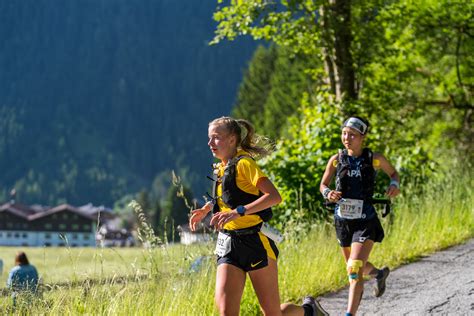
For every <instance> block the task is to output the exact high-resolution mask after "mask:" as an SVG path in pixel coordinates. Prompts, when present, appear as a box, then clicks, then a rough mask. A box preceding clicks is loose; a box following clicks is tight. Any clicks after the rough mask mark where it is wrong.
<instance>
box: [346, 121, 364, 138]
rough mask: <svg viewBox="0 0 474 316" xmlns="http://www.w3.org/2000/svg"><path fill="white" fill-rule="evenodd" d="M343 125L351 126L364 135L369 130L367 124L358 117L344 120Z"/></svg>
mask: <svg viewBox="0 0 474 316" xmlns="http://www.w3.org/2000/svg"><path fill="white" fill-rule="evenodd" d="M342 127H350V128H353V129H355V130H356V131H358V132H359V133H361V134H362V135H364V134H365V133H366V132H367V125H366V124H365V123H364V122H363V121H362V120H360V119H358V118H357V117H350V118H348V119H347V121H345V122H344V125H343V126H342Z"/></svg>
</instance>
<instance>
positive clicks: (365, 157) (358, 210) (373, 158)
mask: <svg viewBox="0 0 474 316" xmlns="http://www.w3.org/2000/svg"><path fill="white" fill-rule="evenodd" d="M368 128H369V123H368V122H367V121H366V120H364V119H362V118H360V117H350V118H348V119H347V120H346V121H345V122H344V125H343V126H342V134H341V140H342V144H343V145H344V150H341V151H340V152H339V153H338V154H335V155H334V156H332V157H331V158H330V159H329V162H328V163H327V166H326V171H325V172H324V175H323V178H322V180H321V184H320V188H319V189H320V191H321V194H322V195H323V196H324V198H325V199H327V200H329V201H330V202H335V203H336V206H335V210H334V222H335V227H336V235H337V239H338V241H339V245H340V246H341V250H342V255H343V256H344V260H345V261H346V264H347V273H348V275H349V282H350V287H349V298H348V304H347V313H346V315H347V316H350V315H355V313H356V311H357V309H358V307H359V304H360V301H361V299H362V293H363V291H364V280H363V275H369V276H372V277H375V278H376V282H375V287H374V295H375V296H376V297H379V296H381V295H382V294H383V293H384V291H385V280H386V278H387V276H388V274H389V272H390V270H389V268H388V267H384V268H382V269H380V270H379V269H377V268H375V267H374V266H373V265H372V264H371V263H370V262H369V261H368V259H369V255H370V252H371V251H372V247H373V246H374V243H375V242H381V241H382V239H383V238H384V231H383V228H382V225H381V224H380V221H379V219H378V217H377V213H376V212H375V208H374V206H373V204H372V196H373V193H374V186H375V175H376V172H377V170H382V171H383V172H384V173H385V174H387V175H388V177H389V178H390V184H389V186H388V188H387V191H386V195H387V196H388V197H389V198H393V197H395V196H397V195H398V194H399V193H400V184H399V183H400V179H399V176H398V173H397V171H396V170H395V168H394V167H393V166H392V165H391V164H390V163H389V162H388V160H387V159H386V158H385V157H384V156H383V155H382V154H379V153H372V152H371V151H370V150H369V149H368V148H364V147H363V142H364V139H365V136H366V134H367V131H368ZM334 177H335V178H336V181H335V185H336V187H335V189H331V188H330V187H329V185H330V184H331V181H332V180H333V178H334Z"/></svg>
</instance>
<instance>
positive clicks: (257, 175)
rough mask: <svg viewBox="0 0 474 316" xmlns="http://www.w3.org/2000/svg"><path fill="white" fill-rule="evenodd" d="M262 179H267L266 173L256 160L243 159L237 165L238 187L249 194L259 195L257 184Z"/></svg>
mask: <svg viewBox="0 0 474 316" xmlns="http://www.w3.org/2000/svg"><path fill="white" fill-rule="evenodd" d="M261 178H267V176H266V175H265V173H263V171H262V170H261V169H260V168H259V166H258V165H257V163H256V162H255V160H253V159H251V158H247V157H245V158H242V159H240V160H239V162H238V163H237V177H236V182H237V186H238V187H239V188H240V189H241V190H243V191H245V192H248V193H251V194H255V195H258V192H259V190H258V188H257V182H258V180H259V179H261Z"/></svg>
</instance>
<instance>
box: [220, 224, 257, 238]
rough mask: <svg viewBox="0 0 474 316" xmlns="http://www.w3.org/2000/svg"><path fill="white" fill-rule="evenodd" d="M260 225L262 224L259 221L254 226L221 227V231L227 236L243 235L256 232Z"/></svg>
mask: <svg viewBox="0 0 474 316" xmlns="http://www.w3.org/2000/svg"><path fill="white" fill-rule="evenodd" d="M261 227H262V224H261V223H260V224H258V225H255V226H251V227H247V228H242V229H232V230H228V229H222V230H221V232H222V233H224V234H226V235H229V236H244V235H252V234H255V233H258V232H259V231H260V228H261Z"/></svg>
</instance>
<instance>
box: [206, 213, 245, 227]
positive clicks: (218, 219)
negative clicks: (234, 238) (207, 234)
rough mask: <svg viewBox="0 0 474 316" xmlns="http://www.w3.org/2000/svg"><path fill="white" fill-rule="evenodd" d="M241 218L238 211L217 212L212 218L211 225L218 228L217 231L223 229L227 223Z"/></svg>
mask: <svg viewBox="0 0 474 316" xmlns="http://www.w3.org/2000/svg"><path fill="white" fill-rule="evenodd" d="M239 217H240V215H239V213H237V211H236V210H232V211H230V212H217V213H216V214H214V215H213V216H212V218H211V225H214V226H216V228H217V229H222V228H223V227H224V225H225V224H226V223H228V222H230V221H232V220H234V219H236V218H239Z"/></svg>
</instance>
